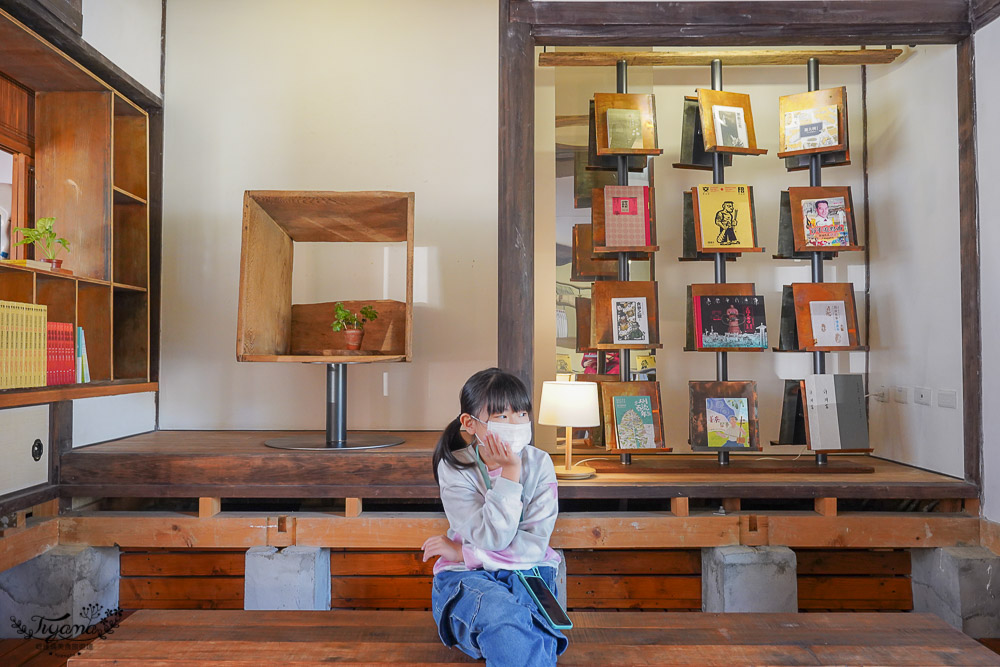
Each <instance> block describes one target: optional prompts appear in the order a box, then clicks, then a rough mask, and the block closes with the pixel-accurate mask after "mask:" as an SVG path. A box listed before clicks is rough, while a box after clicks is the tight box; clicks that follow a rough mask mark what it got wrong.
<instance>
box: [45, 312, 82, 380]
mask: <svg viewBox="0 0 1000 667" xmlns="http://www.w3.org/2000/svg"><path fill="white" fill-rule="evenodd" d="M47 338H48V350H47V358H48V364H47V367H46V380H47V386H49V387H51V386H54V385H61V384H72V383H73V382H74V379H75V378H74V375H75V360H76V356H75V354H74V352H75V351H74V346H73V324H72V323H71V322H49V323H48V335H47Z"/></svg>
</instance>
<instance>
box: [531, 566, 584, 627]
mask: <svg viewBox="0 0 1000 667" xmlns="http://www.w3.org/2000/svg"><path fill="white" fill-rule="evenodd" d="M521 581H523V582H524V585H525V587H526V588H527V589H528V593H530V594H531V597H532V598H533V599H534V601H535V604H536V605H538V610H539V611H540V612H542V616H545V618H546V619H547V620H548V622H549V623H550V624H551V625H552V627H553V628H555V629H556V630H569V629H570V628H572V627H573V621H571V620H569V616H567V615H566V611H565V610H564V609H563V608H562V605H560V604H559V600H557V599H556V596H554V595H552V591H550V590H549V587H548V586H546V585H545V580H544V579H542V578H541V577H536V576H535V575H533V574H522V575H521Z"/></svg>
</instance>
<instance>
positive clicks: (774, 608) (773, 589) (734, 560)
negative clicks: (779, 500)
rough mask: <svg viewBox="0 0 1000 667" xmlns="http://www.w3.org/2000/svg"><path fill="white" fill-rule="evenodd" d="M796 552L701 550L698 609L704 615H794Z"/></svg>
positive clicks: (785, 549)
mask: <svg viewBox="0 0 1000 667" xmlns="http://www.w3.org/2000/svg"><path fill="white" fill-rule="evenodd" d="M798 608H799V601H798V583H797V581H796V570H795V552H793V551H792V550H791V549H789V548H788V547H745V546H730V547H713V548H709V549H702V550H701V609H702V611H706V612H713V613H722V612H793V613H794V612H797V611H798Z"/></svg>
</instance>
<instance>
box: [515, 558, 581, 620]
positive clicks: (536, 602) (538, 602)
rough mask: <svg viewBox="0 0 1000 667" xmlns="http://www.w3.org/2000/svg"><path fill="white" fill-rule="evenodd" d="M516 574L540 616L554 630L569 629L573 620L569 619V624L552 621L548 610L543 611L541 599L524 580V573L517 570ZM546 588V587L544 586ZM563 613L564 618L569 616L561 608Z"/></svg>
mask: <svg viewBox="0 0 1000 667" xmlns="http://www.w3.org/2000/svg"><path fill="white" fill-rule="evenodd" d="M517 576H518V578H520V579H521V585H523V586H524V590H526V591H528V595H530V596H531V599H532V600H533V601H534V603H535V607H537V608H538V611H539V613H540V614H541V615H542V616H544V617H545V620H546V621H548V622H549V625H551V626H552V627H553V628H555V629H556V630H571V629H572V628H573V621H572V620H570V622H569V625H558V624H557V623H556V622H555V621H553V620H552V619H551V618H550V617H549V614H548V612H547V611H545V607H544V605H542V601H541V600H539V599H538V596H537V595H535V591H533V590H531V586H529V585H528V582H527V581H526V580H525V578H524V574H523V573H522V572H521V571H520V570H517ZM535 576H537V575H535ZM538 579H539V580H542V578H541V577H540V576H539V577H538ZM542 582H543V583H544V580H542ZM546 588H548V587H547V586H546ZM549 593H550V594H551V591H549ZM555 597H556V596H555V595H552V599H553V600H554V599H555ZM556 604H558V601H557V602H556ZM560 608H562V607H561V605H560ZM563 613H564V614H566V618H567V619H568V618H569V614H568V613H566V610H565V609H563Z"/></svg>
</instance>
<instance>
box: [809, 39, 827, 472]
mask: <svg viewBox="0 0 1000 667" xmlns="http://www.w3.org/2000/svg"><path fill="white" fill-rule="evenodd" d="M806 77H807V79H808V82H809V92H812V91H814V90H819V60H818V59H817V58H810V59H809V62H808V63H806ZM809 185H810V186H812V187H814V188H818V187H820V186H821V185H823V161H822V158H821V156H820V155H819V154H818V153H814V154H812V155H810V156H809ZM812 281H813V282H814V283H821V282H823V253H821V252H813V254H812ZM813 372H814V373H816V374H817V375H821V374H823V373H826V355H824V354H823V353H822V352H813ZM826 464H827V458H826V454H825V453H824V452H816V465H818V466H824V465H826Z"/></svg>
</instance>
